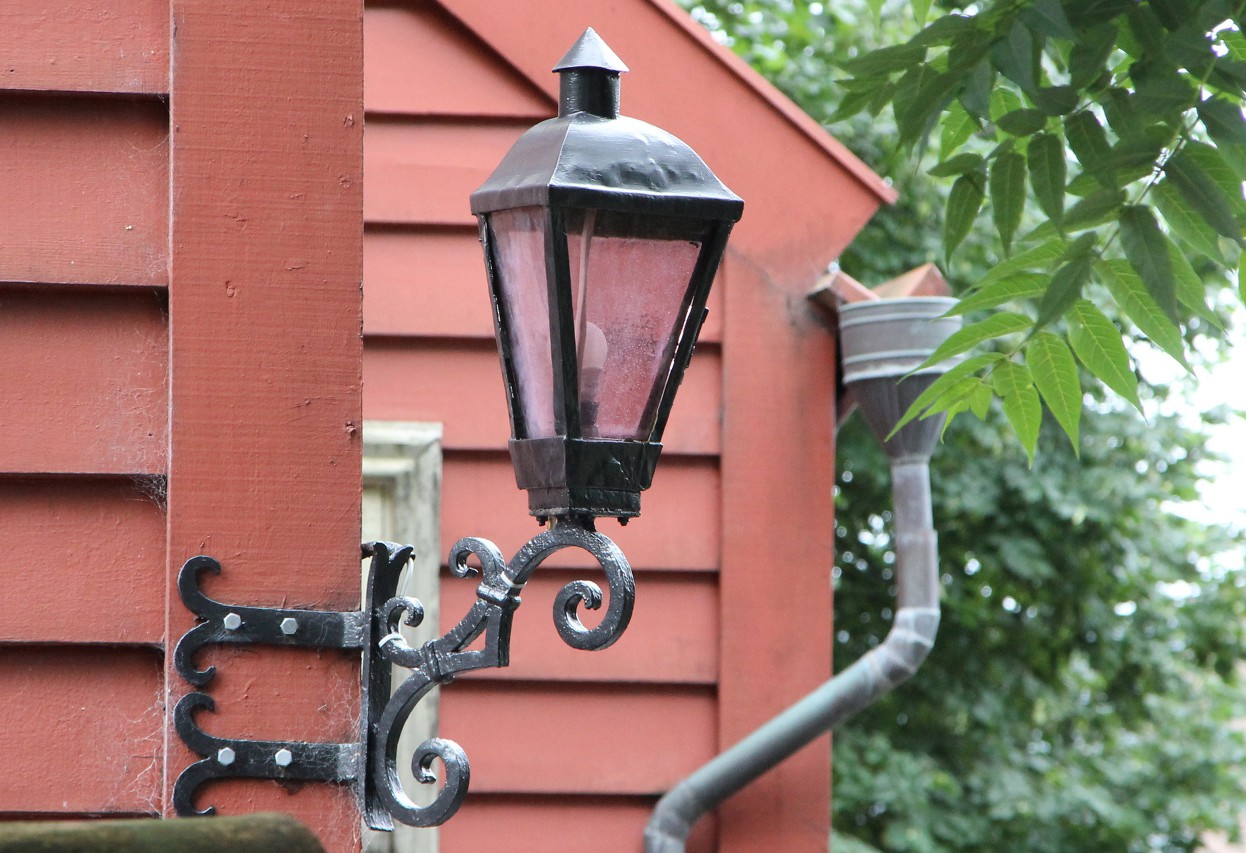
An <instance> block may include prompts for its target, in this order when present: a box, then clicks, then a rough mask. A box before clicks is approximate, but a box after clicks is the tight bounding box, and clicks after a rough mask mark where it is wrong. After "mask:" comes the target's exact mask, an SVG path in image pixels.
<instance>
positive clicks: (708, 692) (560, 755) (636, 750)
mask: <svg viewBox="0 0 1246 853" xmlns="http://www.w3.org/2000/svg"><path fill="white" fill-rule="evenodd" d="M609 653H610V651H609V649H606V650H603V651H600V652H585V654H594V655H605V654H609ZM586 665H588V666H591V665H592V664H591V663H588V664H586ZM440 703H441V704H440V708H441V724H440V729H441V735H442V736H443V737H448V738H451V739H453V740H455V741H457V742H458V743H459V744H460V745H461V746H462V747H463V749H464V750H465V751H466V752H467V755H468V757H469V758H470V759H471V762H472V791H473V792H481V793H489V792H502V793H547V794H648V795H654V794H658V793H660V792H661V791H662V790H664V789H666V788H668V787H669V786H670V785H672V784H673V783H674V782H675V781H676V780H678V779H679V778H680V777H681V776H682V775H683V774H685V773H688V772H690V771H691V770H693V769H694V768H695V767H696V766H697V765H699V764H700V763H702V762H704V761H706V760H708V759H709V758H710V757H712V755H713V753H714V750H715V743H716V738H715V733H716V732H715V729H716V726H715V724H714V716H715V711H714V694H713V690H712V689H710V688H704V687H670V686H664V687H657V686H653V685H643V686H642V685H637V686H632V685H623V686H619V685H611V686H607V685H593V686H590V685H583V684H576V685H557V684H541V685H533V684H522V683H514V682H488V681H480V680H475V679H464V680H462V681H456V682H455V683H454V684H453V685H450V686H448V687H446V688H444V689H442V691H441V696H440ZM469 802H470V800H469Z"/></svg>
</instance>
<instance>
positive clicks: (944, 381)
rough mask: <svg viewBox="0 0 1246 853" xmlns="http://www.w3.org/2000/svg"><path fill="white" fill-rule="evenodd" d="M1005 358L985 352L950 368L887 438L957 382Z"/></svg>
mask: <svg viewBox="0 0 1246 853" xmlns="http://www.w3.org/2000/svg"><path fill="white" fill-rule="evenodd" d="M1003 357H1004V354H1003V353H1002V352H984V353H982V354H981V355H975V356H973V357H972V358H967V359H965V360H964V361H962V362H961V363H960V364H957V365H955V366H953V367H952V368H950V369H949V370H948V372H947V373H944V374H943V375H942V376H940V377H939V378H938V379H936V380H935V381H934V382H931V383H930V387H929V388H927V389H926V390H925V391H923V392H922V393H920V394H918V395H917V399H916V400H914V401H913V403H912V405H910V406H909V407H908V409H907V410H906V411H905V412H904V415H903V416H902V417H901V418H900V420H899V422H898V423H897V424H896V425H895V426H894V427H892V429H891V432H890V433H888V434H887V438H891V437H892V436H893V435H895V434H896V433H897V432H899V431H900V430H901V429H903V428H904V426H905V425H906V424H907V423H908V422H909V421H911V420H913V419H914V418H916V417H917V416H918V415H920V414H921V413H922V412H924V411H925V410H926V408H927V407H928V406H929V405H930V404H932V403H934V402H935V401H936V400H938V399H939V398H940V397H941V396H942V395H943V393H944V392H945V391H947V390H948V389H950V388H951V387H952V386H953V385H955V384H956V383H957V382H960V381H961V380H962V379H964V378H965V377H967V376H972V375H974V374H975V373H977V372H978V371H979V370H981V369H982V368H984V367H987V366H988V365H990V364H993V363H995V362H997V361H999V360H1000V359H1001V358H1003Z"/></svg>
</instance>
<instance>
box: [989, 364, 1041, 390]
mask: <svg viewBox="0 0 1246 853" xmlns="http://www.w3.org/2000/svg"><path fill="white" fill-rule="evenodd" d="M1033 384H1034V378H1033V377H1032V376H1030V369H1029V368H1028V367H1026V366H1025V365H1024V364H1022V363H1021V362H1017V361H1001V362H1000V363H999V364H997V365H995V366H994V367H993V368H991V386H992V387H993V388H994V389H995V393H996V394H998V395H999V396H1001V397H1007V396H1008V395H1009V394H1015V393H1017V392H1018V391H1024V390H1025V389H1026V388H1029V387H1030V386H1031V385H1033Z"/></svg>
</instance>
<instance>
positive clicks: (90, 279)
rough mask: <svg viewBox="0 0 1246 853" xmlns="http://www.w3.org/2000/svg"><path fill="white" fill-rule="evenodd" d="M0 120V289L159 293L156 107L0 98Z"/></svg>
mask: <svg viewBox="0 0 1246 853" xmlns="http://www.w3.org/2000/svg"><path fill="white" fill-rule="evenodd" d="M2 66H3V62H2V61H0V67H2ZM0 113H3V115H4V121H2V122H0V151H3V152H4V157H3V158H2V159H0V246H3V247H4V251H3V252H0V281H29V282H53V283H67V284H131V285H163V284H165V282H166V281H167V280H168V269H167V258H168V221H167V217H168V205H169V191H168V182H169V174H168V168H169V150H168V121H167V115H168V114H167V112H166V110H165V107H164V105H162V104H161V103H160V102H159V101H157V100H155V99H118V98H91V97H81V96H78V97H47V96H44V95H34V94H27V93H14V92H0Z"/></svg>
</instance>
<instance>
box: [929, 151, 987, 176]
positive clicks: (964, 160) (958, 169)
mask: <svg viewBox="0 0 1246 853" xmlns="http://www.w3.org/2000/svg"><path fill="white" fill-rule="evenodd" d="M985 164H986V161H985V160H983V159H982V155H981V154H957V155H956V156H955V157H953V158H951V159H950V160H944V161H943V162H942V163H939V164H938V165H937V166H935V167H934V168H933V169H931V170H930V171H929V172H927V174H928V175H930V176H931V177H935V178H950V177H951V176H952V175H963V174H965V173H966V172H978V171H981V170H982V169H983V168H984V167H985Z"/></svg>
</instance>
